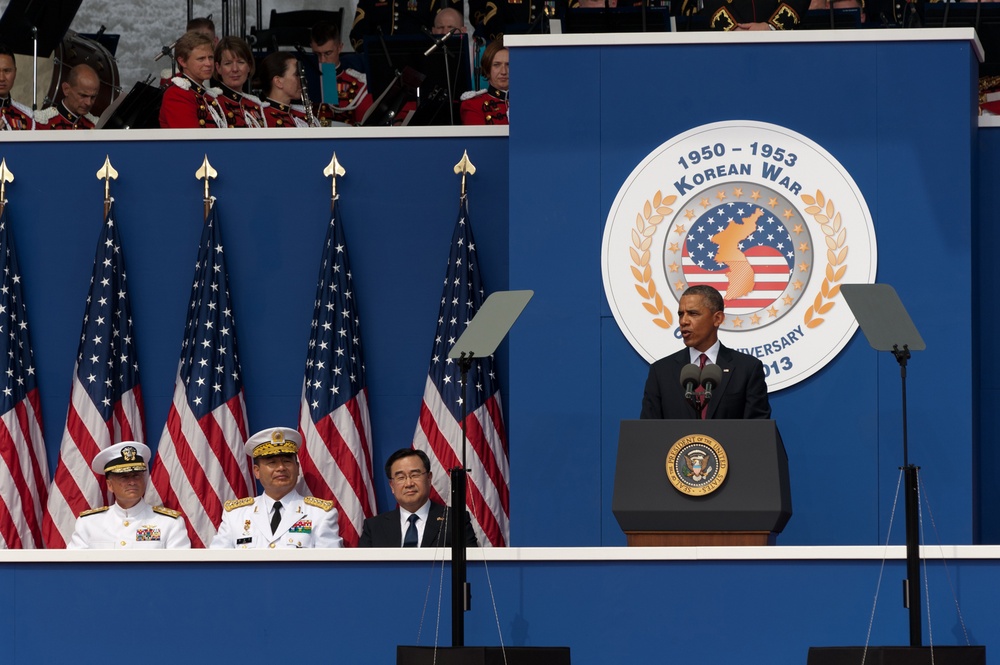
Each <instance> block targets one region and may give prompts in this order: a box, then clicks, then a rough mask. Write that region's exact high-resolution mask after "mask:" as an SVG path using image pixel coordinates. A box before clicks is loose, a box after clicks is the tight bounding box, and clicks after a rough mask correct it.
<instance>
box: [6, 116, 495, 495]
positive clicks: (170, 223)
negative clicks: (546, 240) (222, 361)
mask: <svg viewBox="0 0 1000 665" xmlns="http://www.w3.org/2000/svg"><path fill="white" fill-rule="evenodd" d="M125 134H126V137H130V136H134V134H132V135H130V134H128V133H127V132H126V133H125ZM219 135H221V134H219V133H216V136H219ZM144 136H146V137H153V139H152V140H134V139H133V140H120V141H104V142H95V141H83V142H81V141H70V140H66V141H55V142H53V141H39V142H32V143H23V142H22V143H6V144H4V145H3V146H2V148H0V155H2V156H3V157H4V158H5V159H6V161H7V166H8V167H9V168H10V169H11V171H13V173H14V176H15V181H14V183H13V184H11V185H8V188H7V198H8V200H9V201H10V203H9V207H8V211H9V215H10V220H11V224H12V226H13V229H14V233H15V240H16V243H17V248H18V252H19V256H20V259H21V266H22V270H23V272H24V284H25V287H26V292H25V299H26V301H27V305H28V316H29V322H30V324H31V330H32V342H33V345H34V351H35V359H36V363H37V367H38V374H39V381H40V386H41V393H42V408H43V412H42V413H43V416H44V425H45V434H46V446H47V448H48V453H49V465H50V468H51V469H52V470H54V469H55V463H56V460H57V456H58V449H59V441H60V437H61V435H62V430H63V425H64V424H65V419H66V408H67V405H68V400H69V388H70V378H71V375H72V370H73V362H74V359H75V357H76V353H77V345H78V343H79V335H80V329H81V325H82V317H83V313H84V300H85V298H86V296H87V290H88V286H89V281H90V275H91V271H92V269H93V262H94V255H95V250H96V246H97V240H98V233H99V231H100V228H101V224H102V213H103V208H102V206H103V192H104V189H103V184H102V183H101V182H99V181H98V180H97V178H96V175H95V174H96V173H97V170H98V169H99V168H100V167H101V166H102V165H103V163H104V159H105V156H106V155H108V156H110V159H111V163H112V164H113V166H114V167H115V168H116V169H117V170H118V173H119V178H118V180H117V181H113V182H112V184H111V191H112V194H113V196H114V197H115V206H116V212H117V216H118V220H117V221H118V224H119V230H120V231H121V236H122V244H123V245H124V252H125V258H126V267H127V269H128V277H129V288H130V289H131V299H132V305H133V318H134V321H135V329H136V337H137V342H138V352H139V361H140V372H141V378H142V387H143V392H144V396H145V403H146V429H147V439H148V440H149V441H150V442H151V443H152V444H153V446H154V447H155V444H156V442H158V440H159V437H160V433H161V431H162V428H163V423H164V421H165V420H166V415H167V411H168V409H169V407H170V400H171V398H172V394H173V385H174V376H175V373H176V371H177V361H178V358H179V355H180V344H181V339H182V336H183V331H184V322H185V316H186V313H187V307H188V298H189V297H190V288H191V286H190V285H191V280H192V279H193V275H194V262H195V258H196V254H197V250H198V242H199V238H200V234H201V227H202V219H203V215H202V195H203V185H202V183H201V182H199V181H198V180H196V178H195V175H194V174H195V171H196V170H197V169H198V168H199V167H200V166H201V163H202V160H203V159H204V157H205V155H206V154H207V155H208V158H209V161H210V163H211V164H212V165H213V166H214V167H215V169H216V170H217V171H218V173H219V177H218V178H217V180H215V181H214V182H213V183H212V186H211V191H212V194H213V195H214V196H216V197H217V203H216V205H217V206H218V211H219V215H220V218H221V225H222V236H223V240H224V242H225V246H226V254H227V258H228V267H229V272H230V290H231V292H232V297H233V301H234V309H235V319H236V327H237V334H238V341H239V345H240V353H241V356H242V357H241V361H242V367H243V374H244V382H245V390H246V403H247V412H248V417H249V421H250V430H251V431H256V430H258V429H263V428H266V427H272V426H275V425H287V426H290V427H295V426H296V423H297V422H298V409H299V399H300V395H301V389H302V376H303V372H304V369H305V354H306V344H307V341H308V336H309V324H310V321H311V319H312V311H313V299H314V297H315V290H316V279H317V275H318V273H319V261H320V253H321V250H322V244H323V240H324V238H325V234H326V228H327V226H328V224H329V221H330V180H329V179H328V178H325V177H324V176H323V169H324V168H325V167H326V165H327V164H328V163H329V162H330V159H331V158H332V156H333V153H334V152H336V153H337V158H338V160H339V161H340V163H341V164H343V165H344V167H345V169H346V170H347V176H346V177H344V178H341V179H340V182H339V184H338V192H339V193H340V195H341V199H340V202H341V212H342V215H343V223H344V228H345V233H346V235H347V242H348V248H349V251H350V254H351V267H352V270H353V272H354V279H355V284H356V288H357V291H358V293H357V294H356V295H357V302H358V307H359V309H360V312H361V332H362V338H363V343H364V345H365V360H366V365H367V372H368V385H369V388H370V397H371V412H372V428H373V435H372V436H373V440H374V445H375V458H376V464H378V465H381V464H382V463H383V462H384V460H385V458H386V457H388V455H389V454H390V453H391V452H392V451H394V450H396V449H398V448H401V447H408V446H409V445H410V442H411V440H412V437H413V432H414V429H415V427H416V423H417V416H418V414H419V409H420V400H421V397H422V395H423V389H424V381H425V379H426V375H427V368H428V364H429V361H430V352H431V348H432V342H433V337H434V330H435V326H436V323H437V315H438V307H439V301H440V298H441V284H442V280H443V278H444V274H445V266H446V262H447V258H448V250H449V243H450V241H451V235H452V232H453V230H454V227H455V223H456V222H457V220H458V203H459V192H460V179H459V177H458V176H456V175H455V174H454V172H453V167H454V166H455V164H456V163H458V161H459V160H460V159H461V157H462V153H463V151H465V150H468V152H469V156H470V159H471V160H472V162H473V163H474V164H475V165H476V167H477V169H478V171H477V175H476V176H473V177H472V178H471V179H470V180H469V190H470V194H469V196H470V216H471V219H472V224H473V228H474V230H475V232H476V238H477V241H478V242H479V244H480V254H479V255H480V261H481V262H482V263H483V265H482V270H483V274H484V278H485V282H486V286H487V288H489V289H494V290H499V289H504V288H506V286H507V199H506V192H507V140H506V137H502V136H498V137H495V138H494V137H489V136H486V137H480V138H444V137H433V136H432V137H430V138H422V139H413V140H412V141H405V140H404V141H402V142H396V141H383V140H377V139H368V140H364V139H358V138H356V137H352V139H351V140H335V139H332V138H327V139H325V140H287V139H286V140H280V139H279V140H259V139H254V140H184V139H183V138H182V137H185V136H186V137H189V138H191V137H194V136H197V133H196V132H195V133H191V132H187V133H184V132H182V133H180V134H177V133H174V132H171V133H167V132H152V133H149V132H147V133H145V134H144ZM306 136H308V134H307V135H306ZM119 138H125V137H119ZM504 358H505V355H504V352H503V350H502V353H501V363H503V362H504ZM503 371H504V365H503V364H502V365H501V372H503ZM384 479H385V476H384V475H383V474H378V475H377V476H376V488H377V492H378V502H379V507H380V509H388V508H392V507H394V506H395V504H394V502H391V498H392V497H391V494H389V491H388V486H387V482H385V480H384Z"/></svg>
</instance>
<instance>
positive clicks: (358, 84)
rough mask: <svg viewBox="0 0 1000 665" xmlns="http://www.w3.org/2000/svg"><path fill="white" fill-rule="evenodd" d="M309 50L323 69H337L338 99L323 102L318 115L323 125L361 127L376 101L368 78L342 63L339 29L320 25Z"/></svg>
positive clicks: (315, 30) (329, 24)
mask: <svg viewBox="0 0 1000 665" xmlns="http://www.w3.org/2000/svg"><path fill="white" fill-rule="evenodd" d="M309 47H310V48H311V49H312V52H313V53H315V54H316V59H317V61H318V62H319V63H320V64H321V65H322V64H323V63H329V64H331V65H336V67H337V99H327V100H323V103H322V104H320V106H319V110H318V113H317V115H318V116H319V119H320V121H326V124H329V121H331V120H332V121H334V122H346V123H348V124H351V125H357V124H360V123H361V120H362V119H364V117H365V112H366V111H367V110H368V108H369V107H370V106H371V105H372V101H373V100H372V96H371V93H370V92H368V80H367V78H366V77H365V75H364V74H362V73H361V72H359V71H356V70H354V69H348V68H346V67H344V66H343V65H342V64H341V62H340V51H341V50H342V49H343V48H344V43H343V42H342V41H341V39H340V28H339V27H337V26H335V25H333V24H332V23H325V22H324V23H317V24H316V25H314V26H313V29H312V32H311V34H310V39H309Z"/></svg>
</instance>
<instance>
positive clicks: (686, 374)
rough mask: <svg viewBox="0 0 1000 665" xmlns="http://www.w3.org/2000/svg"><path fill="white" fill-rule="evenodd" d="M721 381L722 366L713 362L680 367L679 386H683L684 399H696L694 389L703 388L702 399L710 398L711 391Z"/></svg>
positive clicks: (707, 399) (706, 400)
mask: <svg viewBox="0 0 1000 665" xmlns="http://www.w3.org/2000/svg"><path fill="white" fill-rule="evenodd" d="M721 382H722V368H721V367H719V366H718V365H715V364H708V365H705V367H704V368H701V367H698V366H697V365H695V364H694V363H691V364H688V365H685V366H684V367H682V368H681V386H683V387H684V399H686V400H688V401H691V400H692V399H696V397H697V396H696V395H695V391H696V390H698V388H699V387H700V388H704V389H705V393H704V400H705V402H708V401H709V400H710V399H712V391H713V390H715V389H716V388H717V387H718V386H719V383H721Z"/></svg>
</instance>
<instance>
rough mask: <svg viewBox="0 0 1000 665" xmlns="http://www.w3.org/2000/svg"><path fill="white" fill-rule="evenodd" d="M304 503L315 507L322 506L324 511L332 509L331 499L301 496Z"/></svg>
mask: <svg viewBox="0 0 1000 665" xmlns="http://www.w3.org/2000/svg"><path fill="white" fill-rule="evenodd" d="M302 500H303V501H305V502H306V504H308V505H310V506H316V507H317V508H322V509H323V510H324V511H326V512H330V511H331V510H333V501H326V500H324V499H317V498H316V497H314V496H307V497H303V498H302Z"/></svg>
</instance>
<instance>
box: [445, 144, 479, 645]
mask: <svg viewBox="0 0 1000 665" xmlns="http://www.w3.org/2000/svg"><path fill="white" fill-rule="evenodd" d="M475 172H476V167H475V166H474V165H473V163H472V162H470V161H469V152H468V151H467V150H465V151H463V152H462V159H461V160H460V161H459V162H458V164H456V165H455V174H456V175H461V176H462V189H461V195H460V198H459V203H460V204H465V203H466V202H467V199H466V193H467V192H466V188H465V178H466V176H469V175H473V174H474V173H475ZM472 360H473V354H472V353H469V354H468V355H466V354H464V353H463V354H462V357H461V358H460V359H459V360H458V367H459V371H460V372H461V380H462V458H461V461H462V464H461V465H460V466H456V467H455V468H453V469H452V470H451V516H452V517H451V645H452V646H453V647H462V646H465V613H466V612H468V611H469V610H470V609H472V588H471V587H470V586H469V584H468V582H467V575H466V568H467V566H466V561H467V557H466V555H467V552H466V544H465V520H466V517H465V515H466V496H465V492H466V483H467V477H466V474H467V473H468V469H467V464H466V456H465V455H466V448H467V447H468V437H467V433H466V424H465V421H466V418H468V417H469V399H468V394H467V393H468V385H467V384H468V375H469V369H470V368H471V367H472Z"/></svg>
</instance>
